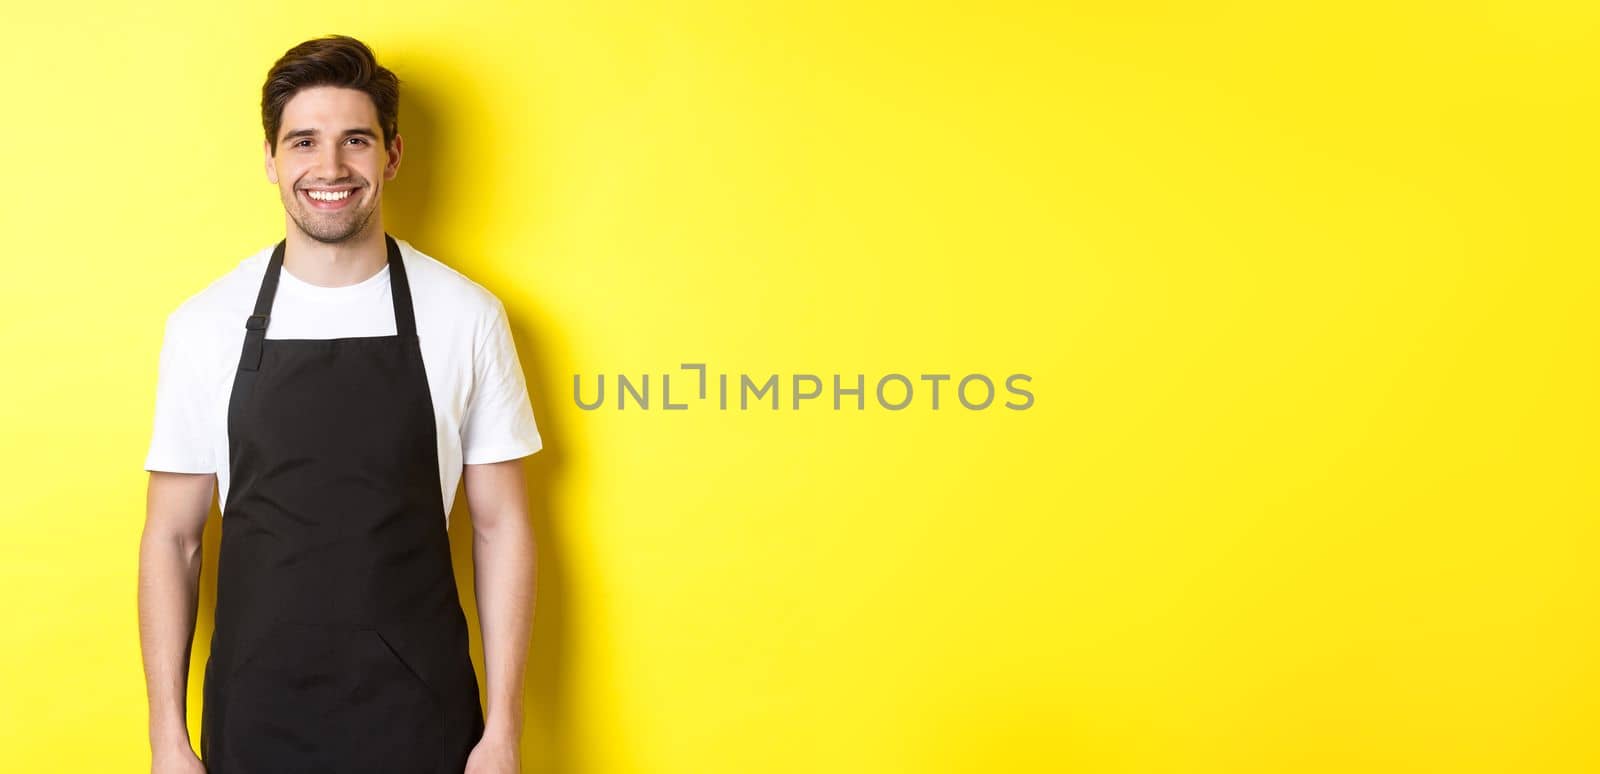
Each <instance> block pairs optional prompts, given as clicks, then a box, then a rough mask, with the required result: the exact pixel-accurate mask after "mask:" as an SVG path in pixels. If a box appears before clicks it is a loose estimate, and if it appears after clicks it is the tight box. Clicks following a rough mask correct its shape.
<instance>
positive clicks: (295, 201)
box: [263, 86, 401, 244]
mask: <svg viewBox="0 0 1600 774" xmlns="http://www.w3.org/2000/svg"><path fill="white" fill-rule="evenodd" d="M277 141H278V147H277V153H276V154H274V153H273V152H272V148H270V147H266V148H265V149H266V151H267V159H266V161H267V179H268V180H271V181H272V182H274V183H276V184H277V185H278V195H279V197H280V198H282V199H283V209H284V210H285V211H286V212H288V213H289V217H290V218H291V219H293V220H294V222H295V224H296V225H298V226H299V227H300V230H301V231H303V232H305V234H306V235H307V236H309V237H311V238H312V239H315V240H317V241H318V242H324V243H328V244H334V243H339V242H345V241H349V240H353V239H356V238H359V237H360V236H361V235H362V234H363V233H364V232H365V231H366V229H367V226H368V224H369V223H370V222H371V220H372V216H373V214H374V213H376V212H378V205H379V202H380V200H381V197H382V195H383V184H384V181H386V180H392V179H394V176H395V172H396V171H398V170H399V168H400V150H401V143H400V137H399V135H396V136H395V137H394V139H393V141H392V147H390V148H384V147H383V133H382V131H381V130H380V129H379V128H378V110H377V108H376V107H375V106H374V105H373V104H372V98H370V97H368V96H367V95H366V94H365V93H363V92H361V91H357V90H356V89H346V88H340V87H336V86H317V87H313V88H309V89H302V90H300V91H299V92H297V93H296V94H295V95H294V96H293V97H291V98H290V99H289V102H288V104H286V105H284V106H283V120H282V121H281V122H280V124H279V127H278V138H277ZM263 145H265V143H263Z"/></svg>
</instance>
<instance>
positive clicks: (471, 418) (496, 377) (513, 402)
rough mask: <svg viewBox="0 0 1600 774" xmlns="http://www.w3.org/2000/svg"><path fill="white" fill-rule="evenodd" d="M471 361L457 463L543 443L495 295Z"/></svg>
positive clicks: (508, 455) (512, 455)
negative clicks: (489, 316) (487, 320)
mask: <svg viewBox="0 0 1600 774" xmlns="http://www.w3.org/2000/svg"><path fill="white" fill-rule="evenodd" d="M472 361H473V362H472V371H473V382H472V392H471V397H470V399H469V400H468V403H467V410H466V417H465V419H463V420H462V423H461V449H462V455H461V456H462V462H463V464H467V465H481V464H485V463H490V462H501V461H504V460H510V459H516V458H517V457H525V456H527V455H529V454H533V453H534V452H536V451H539V449H540V448H542V447H543V445H544V444H543V441H542V440H541V439H540V437H539V428H538V426H537V425H535V424H534V419H533V404H532V403H531V402H530V401H529V399H528V387H527V384H526V382H525V381H524V379H523V376H522V361H521V360H520V359H519V358H518V357H517V346H516V343H515V342H513V341H512V339H511V324H510V322H509V321H508V320H507V319H506V310H505V305H504V304H503V303H501V302H500V301H499V299H496V300H495V313H494V315H493V318H492V320H491V321H490V323H489V324H488V325H486V326H485V327H484V328H483V330H482V332H481V333H480V340H479V341H478V344H477V347H476V351H475V352H474V354H473V358H472Z"/></svg>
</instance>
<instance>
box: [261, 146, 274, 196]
mask: <svg viewBox="0 0 1600 774" xmlns="http://www.w3.org/2000/svg"><path fill="white" fill-rule="evenodd" d="M261 153H262V155H263V156H265V158H266V162H267V180H268V181H270V182H271V183H272V184H273V185H277V184H278V168H277V166H275V165H274V164H273V163H272V143H269V142H267V141H266V140H262V141H261Z"/></svg>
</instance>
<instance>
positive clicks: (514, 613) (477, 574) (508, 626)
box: [463, 458, 536, 751]
mask: <svg viewBox="0 0 1600 774" xmlns="http://www.w3.org/2000/svg"><path fill="white" fill-rule="evenodd" d="M522 463H523V460H522V459H521V458H519V459H514V460H506V461H504V462H494V463H489V464H485V465H467V466H465V469H464V472H463V476H464V479H465V480H464V486H465V487H466V491H467V506H468V507H469V508H471V510H472V556H473V568H474V576H473V577H474V580H475V584H476V586H477V602H478V622H479V625H480V626H481V627H482V629H483V656H484V670H485V672H486V673H487V686H488V688H487V693H488V697H489V702H488V709H487V711H486V713H485V730H484V737H485V738H486V739H494V740H496V741H498V742H499V743H502V744H504V745H506V746H509V748H510V749H511V750H512V751H515V750H516V748H517V747H518V746H519V744H520V738H521V734H522V679H523V675H524V673H525V668H526V666H527V657H528V643H529V640H530V639H531V637H532V628H533V602H534V591H535V587H534V584H535V576H536V574H535V556H536V545H535V542H534V535H533V526H532V525H531V524H530V523H529V521H528V498H527V487H526V483H525V481H524V479H523V472H522Z"/></svg>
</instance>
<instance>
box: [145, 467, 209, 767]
mask: <svg viewBox="0 0 1600 774" xmlns="http://www.w3.org/2000/svg"><path fill="white" fill-rule="evenodd" d="M215 487H216V474H214V473H161V472H151V473H150V485H149V490H148V494H147V495H146V501H145V523H144V535H143V536H142V537H141V538H140V540H139V645H140V648H141V649H142V651H143V654H144V674H145V691H146V694H147V696H148V699H149V702H150V750H151V759H152V768H153V769H154V770H155V771H164V770H173V771H178V770H192V768H185V767H193V766H197V765H198V761H197V759H196V758H195V755H194V749H193V747H191V745H190V741H189V728H188V725H187V723H186V720H185V714H186V710H185V702H186V701H187V699H188V681H189V650H190V648H189V646H190V643H191V642H192V641H193V639H194V623H195V612H196V609H195V608H196V606H197V604H198V601H197V600H198V591H199V585H200V561H201V538H202V536H203V535H204V532H205V525H206V513H207V512H209V511H210V510H211V497H212V493H213V492H214V490H215Z"/></svg>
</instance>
